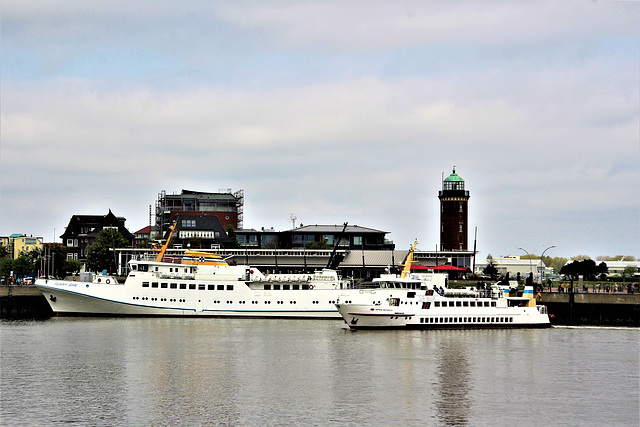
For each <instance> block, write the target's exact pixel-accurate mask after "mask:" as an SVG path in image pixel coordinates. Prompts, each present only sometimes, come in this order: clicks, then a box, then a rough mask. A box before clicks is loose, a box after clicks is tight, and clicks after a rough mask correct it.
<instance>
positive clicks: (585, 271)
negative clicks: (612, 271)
mask: <svg viewBox="0 0 640 427" xmlns="http://www.w3.org/2000/svg"><path fill="white" fill-rule="evenodd" d="M608 270H609V269H608V267H607V264H606V263H604V262H601V263H600V264H599V265H596V262H595V261H594V260H592V259H583V260H582V261H573V262H570V263H568V264H565V266H564V267H562V268H561V269H560V274H564V275H566V276H570V277H572V278H574V279H577V278H578V276H583V277H584V278H585V279H586V280H594V279H595V278H596V276H597V275H599V274H605V273H607V271H608Z"/></svg>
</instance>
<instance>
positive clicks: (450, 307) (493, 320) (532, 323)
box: [336, 285, 551, 329]
mask: <svg viewBox="0 0 640 427" xmlns="http://www.w3.org/2000/svg"><path fill="white" fill-rule="evenodd" d="M336 306H337V307H338V311H339V312H340V315H341V316H342V318H343V319H344V321H345V323H346V324H347V325H348V327H349V328H350V329H471V328H545V327H550V326H551V323H550V320H549V314H548V313H547V308H546V307H545V306H544V305H536V300H535V298H534V295H533V287H531V286H526V287H525V288H524V291H523V293H522V295H521V296H517V295H513V291H512V290H510V289H509V287H508V286H506V287H503V288H500V287H499V286H498V285H492V286H490V287H489V289H480V290H476V289H446V288H442V289H439V288H438V289H429V290H427V291H424V290H423V291H419V292H404V293H402V294H401V295H396V296H393V297H391V298H389V299H386V300H383V301H380V302H374V303H365V304H361V303H358V302H341V303H338V304H336Z"/></svg>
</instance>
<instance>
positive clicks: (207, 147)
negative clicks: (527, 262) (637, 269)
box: [0, 0, 640, 258]
mask: <svg viewBox="0 0 640 427" xmlns="http://www.w3.org/2000/svg"><path fill="white" fill-rule="evenodd" d="M0 11H1V31H2V41H1V51H2V56H1V68H0V70H1V87H0V89H1V98H0V101H1V102H0V113H1V126H0V236H7V235H10V234H12V233H24V234H27V235H33V236H41V237H43V238H44V241H45V242H51V241H58V242H60V237H59V236H60V235H61V234H62V233H63V232H64V228H65V227H66V226H67V225H68V223H69V220H70V218H71V216H72V215H84V214H87V215H103V214H107V213H108V211H109V210H112V212H113V213H114V214H115V215H117V216H122V217H125V218H126V226H127V228H128V229H129V230H130V231H132V232H135V231H137V230H138V229H140V228H143V227H144V226H146V225H148V224H149V206H150V205H154V204H155V202H156V200H157V198H158V194H159V193H160V192H161V191H163V190H164V191H166V192H167V194H177V193H180V191H181V190H182V189H187V190H195V191H206V192H217V191H218V190H220V189H229V188H230V189H232V190H233V191H237V190H240V189H242V190H244V196H245V205H244V227H245V228H255V229H259V228H261V227H265V228H270V227H273V228H275V229H276V230H287V229H290V228H291V227H292V225H293V222H292V221H291V219H290V218H291V214H293V215H294V216H295V217H296V218H297V220H296V221H295V223H296V225H300V224H301V223H302V224H304V225H311V224H342V223H344V222H348V223H349V224H351V225H360V226H364V227H369V228H373V229H377V230H383V231H386V232H388V233H389V234H387V237H388V238H389V239H391V240H393V241H394V242H395V244H396V247H397V248H398V249H408V248H409V247H410V246H411V244H412V243H413V241H414V240H416V239H417V240H418V242H419V243H418V249H420V250H435V249H436V248H437V247H438V246H439V200H438V191H439V190H441V189H442V179H443V177H447V176H448V175H449V174H450V173H451V172H452V170H453V168H454V167H455V170H456V173H458V175H460V176H461V177H462V178H463V179H464V180H465V185H466V189H467V190H468V191H469V194H470V199H469V236H470V237H469V248H470V249H472V248H473V243H474V236H475V235H476V230H477V249H478V250H479V251H480V255H479V256H481V257H486V256H487V255H489V254H491V255H492V256H494V257H498V256H506V255H525V253H531V254H537V255H540V254H541V253H542V252H543V251H544V250H545V249H546V248H548V247H550V246H555V248H552V249H550V250H548V251H547V253H546V254H545V255H547V256H554V257H555V256H558V257H566V258H570V257H574V256H577V255H588V256H590V257H592V258H596V257H598V256H616V255H632V256H635V257H640V232H639V226H640V207H639V204H640V197H639V193H638V189H639V188H640V118H639V117H640V81H639V80H640V78H639V76H640V2H638V1H587V0H581V1H573V0H567V1H561V2H559V1H544V0H540V1H530V2H522V1H495V2H486V1H464V0H461V1H429V2H426V1H402V0H396V1H376V0H373V1H357V0H356V1H349V2H344V1H329V0H326V1H305V0H301V1H257V0H256V1H170V0H168V1H135V2H131V1H128V0H127V1H117V0H113V1H109V2H100V1H85V0H77V1H76V0H69V1H64V0H56V1H49V0H39V1H35V0H3V1H2V5H1V9H0ZM521 248H522V249H521Z"/></svg>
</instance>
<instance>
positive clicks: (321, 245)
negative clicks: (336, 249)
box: [306, 239, 331, 249]
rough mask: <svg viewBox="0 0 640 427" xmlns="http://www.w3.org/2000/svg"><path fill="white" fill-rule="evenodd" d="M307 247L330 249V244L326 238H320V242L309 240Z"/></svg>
mask: <svg viewBox="0 0 640 427" xmlns="http://www.w3.org/2000/svg"><path fill="white" fill-rule="evenodd" d="M306 248H307V249H331V246H330V245H329V244H328V243H327V239H322V241H320V242H311V243H308V244H307V245H306Z"/></svg>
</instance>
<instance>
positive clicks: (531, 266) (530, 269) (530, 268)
mask: <svg viewBox="0 0 640 427" xmlns="http://www.w3.org/2000/svg"><path fill="white" fill-rule="evenodd" d="M518 249H520V250H521V251H524V253H526V254H527V256H528V257H529V272H530V273H531V276H533V265H531V255H529V252H527V251H526V250H525V249H522V248H518ZM532 278H533V277H532Z"/></svg>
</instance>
